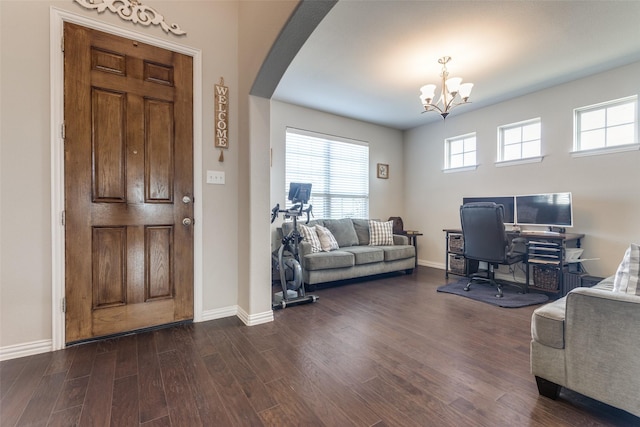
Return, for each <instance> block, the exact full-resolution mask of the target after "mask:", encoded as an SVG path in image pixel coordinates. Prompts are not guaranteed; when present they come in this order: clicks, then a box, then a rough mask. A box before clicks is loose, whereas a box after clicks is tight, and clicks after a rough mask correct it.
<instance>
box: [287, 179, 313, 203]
mask: <svg viewBox="0 0 640 427" xmlns="http://www.w3.org/2000/svg"><path fill="white" fill-rule="evenodd" d="M310 197H311V184H310V183H300V182H292V183H290V184H289V197H288V198H289V200H291V202H292V203H302V204H305V203H308V202H309V198H310Z"/></svg>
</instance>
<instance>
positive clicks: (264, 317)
mask: <svg viewBox="0 0 640 427" xmlns="http://www.w3.org/2000/svg"><path fill="white" fill-rule="evenodd" d="M231 316H238V318H239V319H240V320H242V323H244V324H245V325H247V326H255V325H259V324H261V323H268V322H273V311H265V312H264V313H258V314H252V315H249V314H248V313H247V312H246V311H244V310H243V309H242V308H240V307H239V306H237V305H233V306H230V307H224V308H218V309H215V310H206V311H203V312H202V319H201V320H200V321H201V322H206V321H208V320H215V319H222V318H224V317H231Z"/></svg>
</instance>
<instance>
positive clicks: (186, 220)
mask: <svg viewBox="0 0 640 427" xmlns="http://www.w3.org/2000/svg"><path fill="white" fill-rule="evenodd" d="M191 224H193V220H192V219H191V218H184V219H183V220H182V225H184V226H187V227H188V226H190V225H191Z"/></svg>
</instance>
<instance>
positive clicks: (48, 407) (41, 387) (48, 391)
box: [18, 372, 67, 426]
mask: <svg viewBox="0 0 640 427" xmlns="http://www.w3.org/2000/svg"><path fill="white" fill-rule="evenodd" d="M66 374H67V373H66V372H58V373H56V374H51V375H45V376H43V377H42V379H41V380H40V384H38V387H37V388H36V390H35V391H34V392H33V395H32V396H31V399H29V404H28V405H27V407H26V408H25V409H24V413H23V414H22V416H21V417H20V420H19V421H18V426H29V425H46V424H47V421H48V420H49V416H50V415H51V411H52V410H53V406H54V405H55V403H56V400H57V399H58V394H59V393H60V390H61V389H62V384H63V383H64V377H65V376H66Z"/></svg>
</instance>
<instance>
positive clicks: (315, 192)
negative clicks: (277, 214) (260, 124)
mask: <svg viewBox="0 0 640 427" xmlns="http://www.w3.org/2000/svg"><path fill="white" fill-rule="evenodd" d="M285 150H286V152H285V168H286V172H285V193H284V195H285V197H284V200H287V195H288V194H289V184H290V183H291V182H309V183H311V185H312V187H311V199H310V200H309V203H310V204H311V205H313V214H314V216H315V217H316V218H335V219H339V218H369V144H368V143H367V142H364V141H356V140H352V139H348V138H341V137H337V136H332V135H323V134H320V133H315V132H310V131H305V130H300V129H294V128H287V131H286V148H285ZM290 205H291V202H287V206H290Z"/></svg>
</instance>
